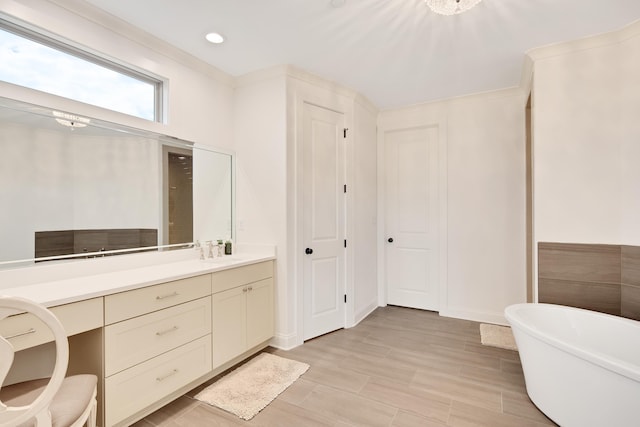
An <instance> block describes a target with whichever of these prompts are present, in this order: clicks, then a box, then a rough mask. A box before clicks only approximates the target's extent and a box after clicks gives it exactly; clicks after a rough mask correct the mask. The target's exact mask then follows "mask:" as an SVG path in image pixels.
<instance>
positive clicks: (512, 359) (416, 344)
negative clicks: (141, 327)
mask: <svg viewBox="0 0 640 427" xmlns="http://www.w3.org/2000/svg"><path fill="white" fill-rule="evenodd" d="M266 351H270V352H272V353H274V354H277V355H279V356H283V357H288V358H290V359H295V360H299V361H302V362H306V363H308V364H309V365H311V367H310V369H309V370H308V371H307V373H305V374H304V375H303V376H302V377H301V378H300V379H299V380H298V381H296V382H295V383H294V384H293V385H292V386H291V387H289V388H288V389H287V390H286V391H285V392H284V393H282V394H281V395H280V396H278V398H277V399H275V400H274V401H273V402H272V403H271V404H270V405H269V406H267V407H266V408H265V409H264V410H263V411H262V412H260V413H259V414H258V415H256V416H255V417H254V418H253V419H252V420H250V421H243V420H241V419H239V418H237V417H235V416H233V415H231V414H228V413H226V412H224V411H222V410H220V409H217V408H215V407H211V406H209V405H207V404H205V403H201V402H199V401H197V400H194V399H193V398H192V397H191V396H193V395H195V393H196V392H197V391H199V390H200V389H201V387H199V388H197V389H195V390H193V391H191V392H189V393H187V394H186V395H185V396H183V397H181V398H179V399H178V400H176V401H174V402H173V403H171V404H169V405H167V406H165V407H164V408H162V409H160V410H158V411H156V412H155V413H153V414H151V415H149V416H147V417H146V418H145V419H143V420H141V421H139V422H138V423H136V424H134V426H135V427H151V426H163V427H175V426H190V427H196V426H280V427H287V426H296V427H298V426H300V427H306V426H335V427H347V426H393V427H410V426H422V427H435V426H454V427H458V426H460V427H463V426H486V427H503V426H504V427H519V426H523V427H524V426H549V425H551V426H553V425H555V424H554V423H553V422H552V421H550V420H549V419H547V418H546V417H545V416H544V415H543V414H542V413H541V412H540V411H539V410H538V409H537V408H536V407H535V406H534V405H533V404H532V403H531V401H530V400H529V398H528V397H527V394H526V390H525V385H524V377H523V374H522V367H521V366H520V359H519V357H518V353H517V352H515V351H510V350H502V349H499V348H494V347H487V346H483V345H481V344H480V332H479V324H478V323H476V322H470V321H466V320H458V319H450V318H446V317H440V316H438V314H437V313H433V312H428V311H421V310H414V309H409V308H400V307H392V306H389V307H384V308H378V309H377V310H376V311H374V312H373V313H372V314H371V315H370V316H368V317H367V318H366V319H365V320H363V321H362V322H361V323H360V324H359V325H358V326H356V327H354V328H351V329H346V330H340V331H336V332H333V333H331V334H327V335H324V336H321V337H319V338H316V339H313V340H310V341H308V342H306V343H305V344H304V345H302V346H300V347H297V348H295V349H293V350H290V351H283V350H277V349H268V350H266ZM214 380H215V379H214Z"/></svg>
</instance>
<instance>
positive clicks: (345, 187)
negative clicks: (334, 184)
mask: <svg viewBox="0 0 640 427" xmlns="http://www.w3.org/2000/svg"><path fill="white" fill-rule="evenodd" d="M344 192H345V193H346V192H347V184H345V185H344Z"/></svg>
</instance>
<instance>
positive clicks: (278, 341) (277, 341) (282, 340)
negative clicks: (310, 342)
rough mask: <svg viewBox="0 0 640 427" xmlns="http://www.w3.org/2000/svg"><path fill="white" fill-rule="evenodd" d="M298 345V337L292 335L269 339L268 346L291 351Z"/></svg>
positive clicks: (279, 335)
mask: <svg viewBox="0 0 640 427" xmlns="http://www.w3.org/2000/svg"><path fill="white" fill-rule="evenodd" d="M300 344H302V343H299V342H298V335H297V334H295V333H292V334H278V333H276V335H275V336H274V337H273V338H271V341H270V342H269V345H270V346H271V347H275V348H277V349H279V350H291V349H293V348H295V347H298V346H299V345H300Z"/></svg>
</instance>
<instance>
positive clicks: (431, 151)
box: [384, 127, 438, 310]
mask: <svg viewBox="0 0 640 427" xmlns="http://www.w3.org/2000/svg"><path fill="white" fill-rule="evenodd" d="M384 142H385V164H386V186H385V188H386V193H385V195H386V199H385V205H386V206H385V210H386V224H385V232H386V238H387V243H385V245H386V254H385V255H386V256H385V260H386V265H385V271H386V288H387V303H388V304H392V305H400V306H404V307H414V308H421V309H426V310H437V309H438V129H437V127H425V128H414V129H405V130H398V131H391V132H386V133H385V135H384Z"/></svg>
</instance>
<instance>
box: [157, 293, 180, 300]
mask: <svg viewBox="0 0 640 427" xmlns="http://www.w3.org/2000/svg"><path fill="white" fill-rule="evenodd" d="M177 296H178V293H177V292H173V293H172V294H166V295H158V296H157V297H156V299H157V300H163V299H165V298H171V297H177Z"/></svg>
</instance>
